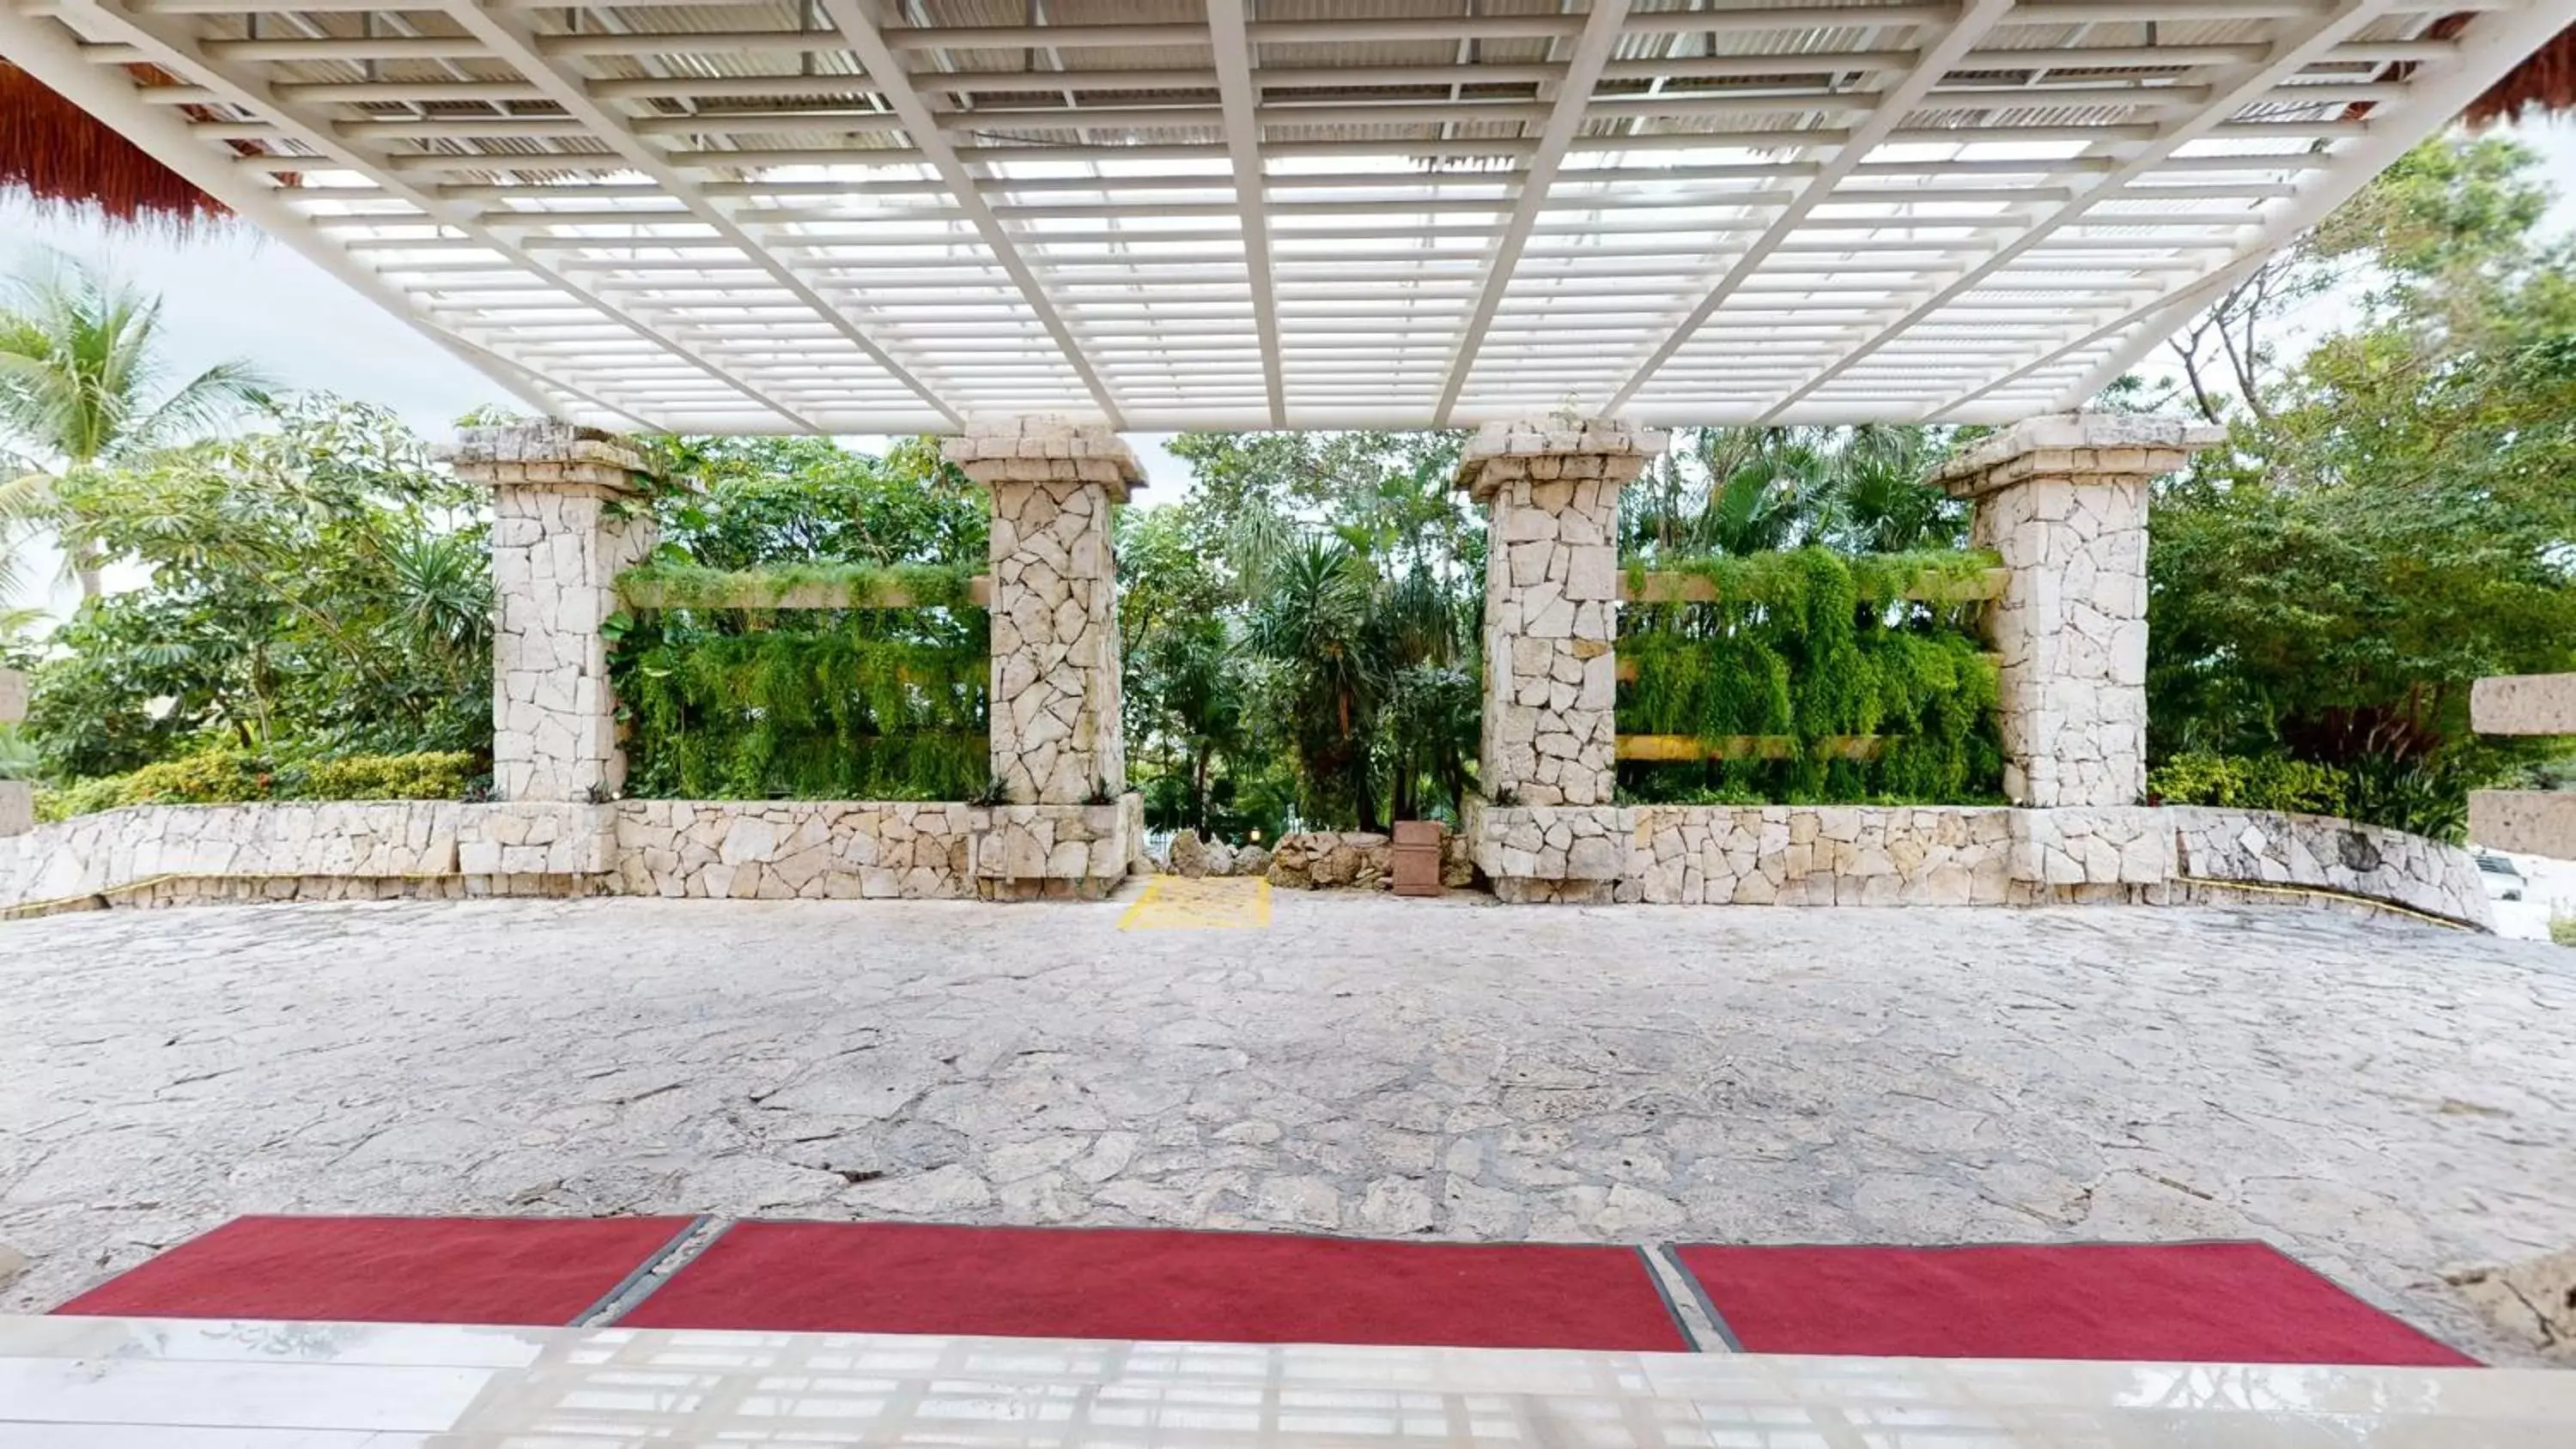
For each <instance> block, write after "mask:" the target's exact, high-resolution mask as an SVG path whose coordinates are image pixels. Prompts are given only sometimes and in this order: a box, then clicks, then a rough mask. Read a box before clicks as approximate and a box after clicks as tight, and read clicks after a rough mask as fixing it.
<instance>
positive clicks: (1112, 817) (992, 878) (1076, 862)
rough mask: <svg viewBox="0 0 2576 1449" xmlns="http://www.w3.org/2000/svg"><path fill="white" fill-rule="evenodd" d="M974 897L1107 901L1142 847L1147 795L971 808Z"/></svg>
mask: <svg viewBox="0 0 2576 1449" xmlns="http://www.w3.org/2000/svg"><path fill="white" fill-rule="evenodd" d="M967 820H968V829H969V831H970V832H971V833H972V835H973V839H974V859H973V873H974V880H975V894H976V896H977V898H978V899H981V900H988V901H1072V900H1080V901H1097V900H1105V899H1107V898H1108V896H1109V894H1110V893H1111V892H1113V891H1115V890H1117V889H1118V887H1119V885H1120V883H1121V882H1123V881H1125V880H1126V879H1127V866H1128V862H1130V861H1132V860H1134V859H1135V858H1136V857H1137V856H1139V855H1142V854H1143V853H1144V850H1145V797H1144V796H1142V795H1137V794H1128V795H1124V796H1121V797H1120V798H1119V800H1118V803H1116V804H1114V805H992V806H970V807H968V812H967Z"/></svg>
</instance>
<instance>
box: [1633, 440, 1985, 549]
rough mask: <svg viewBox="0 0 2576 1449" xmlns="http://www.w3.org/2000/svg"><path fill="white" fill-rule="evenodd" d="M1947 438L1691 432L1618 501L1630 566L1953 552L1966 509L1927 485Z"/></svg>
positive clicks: (1963, 528)
mask: <svg viewBox="0 0 2576 1449" xmlns="http://www.w3.org/2000/svg"><path fill="white" fill-rule="evenodd" d="M1948 446H1949V440H1948V437H1947V436H1946V431H1945V430H1939V429H1929V428H1919V427H1908V426H1898V425H1885V426H1872V427H1860V428H1686V429H1683V430H1681V431H1680V432H1679V433H1677V434H1676V435H1675V436H1674V438H1673V447H1672V451H1671V452H1669V453H1668V454H1666V455H1665V456H1664V457H1662V458H1660V459H1658V460H1656V461H1655V462H1654V463H1653V464H1651V465H1650V466H1649V467H1648V468H1647V470H1646V472H1645V474H1644V475H1643V476H1642V477H1640V478H1639V479H1638V480H1637V481H1636V482H1635V483H1633V484H1630V485H1629V486H1628V487H1627V488H1626V489H1625V490H1623V491H1622V492H1621V495H1620V524H1621V534H1622V550H1623V552H1624V553H1625V554H1626V555H1627V556H1628V557H1631V558H1645V559H1658V558H1667V557H1670V558H1690V557H1707V556H1711V555H1729V554H1732V555H1739V556H1742V555H1752V554H1765V553H1777V552H1781V551H1784V550H1788V549H1794V548H1798V547H1801V546H1804V545H1807V544H1815V545H1819V546H1822V547H1825V548H1830V549H1832V550H1834V551H1835V552H1837V553H1842V554H1846V555H1855V556H1865V555H1871V554H1889V553H1906V552H1913V551H1919V550H1926V549H1933V550H1938V549H1948V548H1955V547H1956V546H1958V545H1959V544H1960V543H1962V542H1964V541H1965V539H1966V537H1967V530H1968V511H1967V506H1966V505H1965V504H1963V503H1960V502H1958V501H1957V500H1955V499H1953V498H1951V497H1950V496H1949V495H1947V494H1946V493H1944V492H1942V491H1941V490H1940V489H1939V488H1937V487H1935V486H1933V485H1931V484H1929V483H1926V482H1924V481H1923V479H1924V475H1925V474H1926V473H1927V472H1928V471H1929V469H1930V466H1931V465H1932V464H1933V463H1934V462H1936V461H1937V460H1938V459H1939V458H1940V457H1941V456H1942V454H1943V453H1944V452H1946V451H1947V449H1948Z"/></svg>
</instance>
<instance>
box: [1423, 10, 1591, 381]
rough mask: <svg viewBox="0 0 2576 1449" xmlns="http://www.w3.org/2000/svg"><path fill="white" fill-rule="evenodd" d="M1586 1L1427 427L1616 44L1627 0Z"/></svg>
mask: <svg viewBox="0 0 2576 1449" xmlns="http://www.w3.org/2000/svg"><path fill="white" fill-rule="evenodd" d="M1591 3H1592V8H1591V10H1590V11H1588V12H1587V13H1586V14H1585V15H1584V17H1583V28H1582V30H1581V31H1580V32H1578V33H1577V34H1576V36H1575V41H1574V49H1573V51H1572V52H1571V53H1569V54H1568V55H1567V56H1566V61H1565V79H1564V80H1562V81H1560V82H1558V86H1559V89H1558V91H1557V93H1556V106H1555V108H1554V109H1553V110H1552V111H1550V112H1549V113H1548V118H1547V124H1546V126H1544V127H1543V128H1541V129H1540V131H1539V134H1538V143H1537V146H1536V147H1535V148H1534V149H1533V150H1532V151H1531V152H1530V156H1529V160H1528V161H1527V162H1526V163H1525V164H1524V167H1523V175H1522V177H1521V185H1520V193H1519V195H1518V196H1516V197H1515V198H1513V202H1512V215H1511V219H1510V220H1509V221H1508V222H1506V223H1505V224H1504V226H1503V235H1502V239H1501V240H1500V241H1498V242H1496V243H1495V244H1494V250H1493V254H1492V256H1491V257H1490V258H1489V259H1488V260H1487V262H1486V264H1485V268H1486V269H1485V285H1484V287H1483V289H1482V290H1481V291H1480V292H1479V293H1478V295H1477V297H1476V306H1475V310H1474V311H1472V312H1471V313H1469V314H1468V318H1467V326H1466V329H1465V330H1464V331H1462V332H1460V333H1459V334H1458V348H1457V351H1456V352H1454V353H1452V354H1451V356H1450V359H1449V373H1448V377H1447V379H1446V380H1444V381H1443V382H1442V383H1441V385H1440V402H1439V406H1438V407H1437V408H1435V409H1434V410H1433V412H1432V418H1431V424H1432V426H1433V427H1438V428H1445V427H1447V426H1449V415H1450V413H1451V412H1453V411H1454V410H1455V409H1456V408H1457V406H1458V395H1459V394H1460V393H1461V392H1463V391H1465V390H1466V387H1467V375H1468V374H1469V373H1470V372H1472V371H1474V370H1475V366H1476V354H1477V353H1478V352H1479V351H1480V350H1482V349H1483V347H1484V345H1485V328H1486V327H1487V326H1488V325H1489V324H1491V323H1492V321H1493V320H1494V309H1495V308H1496V307H1499V306H1501V305H1502V300H1503V294H1504V293H1505V292H1507V291H1509V290H1510V289H1511V285H1512V274H1513V273H1514V272H1515V271H1516V270H1517V269H1518V268H1519V266H1520V261H1521V248H1522V247H1523V246H1525V245H1526V244H1527V243H1528V241H1529V234H1530V228H1531V226H1533V225H1534V224H1536V222H1537V221H1538V214H1539V212H1540V211H1542V210H1544V209H1545V208H1546V206H1547V194H1548V188H1549V187H1551V186H1553V185H1554V184H1555V182H1556V171H1557V167H1558V166H1559V165H1561V164H1562V163H1563V162H1564V160H1565V154H1566V151H1567V149H1568V148H1569V147H1571V146H1572V145H1573V143H1574V137H1575V134H1576V133H1577V132H1579V131H1581V130H1582V129H1583V118H1584V117H1585V116H1586V115H1588V114H1589V113H1590V112H1591V109H1592V90H1593V87H1594V86H1595V85H1597V84H1599V83H1600V80H1601V68H1602V67H1603V66H1605V65H1607V64H1609V62H1610V52H1611V51H1612V50H1613V49H1614V48H1616V47H1617V46H1618V44H1619V35H1620V27H1621V25H1622V24H1624V23H1625V22H1626V20H1627V18H1628V0H1591Z"/></svg>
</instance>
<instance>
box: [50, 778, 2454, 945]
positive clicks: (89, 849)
mask: <svg viewBox="0 0 2576 1449" xmlns="http://www.w3.org/2000/svg"><path fill="white" fill-rule="evenodd" d="M1468 823H1469V832H1468V833H1467V834H1465V835H1463V836H1458V837H1451V838H1450V839H1449V840H1448V841H1446V842H1444V848H1443V859H1444V864H1445V865H1446V867H1447V869H1446V872H1445V873H1446V875H1447V877H1448V879H1449V882H1450V883H1451V884H1452V885H1453V886H1455V885H1465V884H1467V883H1468V877H1469V876H1470V874H1471V866H1472V870H1474V871H1481V872H1482V873H1483V874H1484V875H1485V877H1486V878H1487V879H1488V881H1489V882H1490V883H1491V884H1492V887H1493V889H1494V893H1495V895H1496V896H1497V897H1498V898H1499V899H1502V900H1505V901H1517V902H1535V901H1581V902H1600V903H1608V902H1611V901H1642V902H1649V903H1658V904H1683V905H1944V906H1969V905H2039V904H2048V903H2060V902H2096V901H2101V902H2134V903H2146V904H2162V903H2167V902H2184V901H2197V900H2208V899H2231V898H2238V899H2241V898H2244V897H2245V896H2247V895H2248V894H2262V893H2268V892H2320V893H2328V894H2330V895H2332V896H2336V897H2343V898H2349V899H2352V900H2359V901H2369V902H2380V903H2386V904H2389V905H2394V906H2397V907H2402V908H2404V909H2406V910H2410V911H2416V912H2420V913H2423V914H2426V915H2432V916H2438V917H2441V918H2442V919H2444V920H2449V921H2457V922H2460V923H2463V924H2467V925H2473V926H2478V927H2481V928H2484V927H2488V926H2490V925H2491V923H2492V917H2491V915H2490V913H2489V910H2488V905H2487V897H2486V891H2485V887H2484V884H2483V883H2482V882H2481V880H2480V879H2479V876H2478V871H2477V865H2476V862H2475V861H2474V860H2472V859H2471V858H2470V857H2469V855H2468V853H2467V852H2466V851H2463V850H2459V849H2457V848H2455V847H2452V846H2447V845H2443V844H2440V843H2438V842H2435V841H2430V840H2425V839H2422V838H2420V837H2417V836H2412V835H2405V834H2402V833H2400V832H2397V831H2393V830H2382V829H2378V828H2377V827H2374V826H2366V825H2355V824H2352V823H2351V822H2349V821H2343V820H2331V819H2325V818H2321V817H2317V816H2306V815H2277V814H2266V813H2263V812H2258V811H2247V810H2218V809H2209V808H2204V807H2198V806H2156V807H2149V806H2133V807H2119V808H2100V809H2094V808H2068V809H2061V810H2016V809H2006V808H2002V807H1973V806H1961V807H1938V806H1900V807H1885V808H1882V807H1874V806H1787V805H1773V806H1744V807H1730V806H1661V805H1658V806H1609V805H1584V806H1508V807H1500V806H1484V805H1479V804H1477V803H1476V802H1472V801H1471V802H1470V805H1469V811H1468ZM1143 841H1144V821H1143V807H1142V801H1141V800H1140V798H1139V797H1137V796H1134V795H1129V796H1127V797H1126V798H1125V799H1123V800H1122V801H1120V802H1119V803H1117V804H1114V805H1001V806H977V805H961V804H915V803H883V802H850V801H774V802H758V801H687V800H628V801H621V802H618V803H616V804H612V805H559V804H535V803H519V804H461V803H458V802H454V801H401V800H387V801H347V802H332V803H321V804H269V805H206V806H166V807H143V808H138V809H130V810H113V811H108V812H106V813H104V814H99V815H85V816H82V817H80V818H78V819H75V820H68V821H64V822H61V823H59V824H54V825H45V826H39V827H37V828H36V829H35V830H33V831H30V832H28V833H27V834H24V835H19V836H15V837H11V838H5V839H0V910H13V911H23V910H27V909H31V908H33V909H50V908H59V907H65V906H78V905H84V904H92V903H95V902H97V901H98V900H100V899H107V900H110V901H112V902H117V903H140V904H169V903H177V902H181V901H190V900H349V899H358V900H372V899H380V898H385V897H392V896H428V897H448V896H467V895H659V896H687V897H733V898H737V899H761V900H785V899H825V898H829V899H857V898H861V897H867V898H902V899H915V900H920V899H975V898H981V899H986V900H1023V899H1098V898H1100V897H1102V896H1104V895H1106V894H1108V893H1109V891H1111V890H1112V889H1114V888H1115V887H1116V885H1117V883H1118V882H1119V881H1120V880H1122V879H1124V878H1125V876H1126V875H1127V873H1128V869H1129V865H1130V862H1131V861H1133V860H1134V859H1136V857H1137V856H1138V855H1139V854H1140V853H1141V851H1142V847H1143ZM1388 860H1389V847H1388V843H1387V839H1386V837H1384V836H1382V835H1359V834H1329V833H1325V834H1306V835H1292V836H1289V837H1287V838H1285V839H1283V840H1281V841H1280V842H1279V846H1278V848H1277V849H1276V850H1275V851H1274V852H1273V853H1272V856H1271V860H1270V868H1269V876H1270V879H1271V881H1272V882H1273V883H1274V884H1276V885H1281V886H1287V887H1316V888H1321V887H1333V886H1350V887H1358V888H1363V889H1366V888H1373V887H1378V886H1382V885H1384V884H1385V883H1386V878H1387V875H1388ZM2285 898H2292V899H2296V898H2298V897H2296V896H2288V897H2285Z"/></svg>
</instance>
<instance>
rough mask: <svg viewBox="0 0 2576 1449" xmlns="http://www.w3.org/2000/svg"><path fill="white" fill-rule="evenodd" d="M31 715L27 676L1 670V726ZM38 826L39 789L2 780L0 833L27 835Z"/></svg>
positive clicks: (18, 781)
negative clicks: (28, 704)
mask: <svg viewBox="0 0 2576 1449" xmlns="http://www.w3.org/2000/svg"><path fill="white" fill-rule="evenodd" d="M26 717H27V676H25V675H23V674H21V673H19V672H18V671H17V670H15V669H0V725H12V724H16V723H18V722H19V721H20V720H23V719H25V718H26ZM35 828H36V788H35V787H34V786H33V785H30V784H28V783H27V782H26V781H24V780H0V836H6V835H24V834H26V833H27V832H28V831H30V830H33V829H35Z"/></svg>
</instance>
